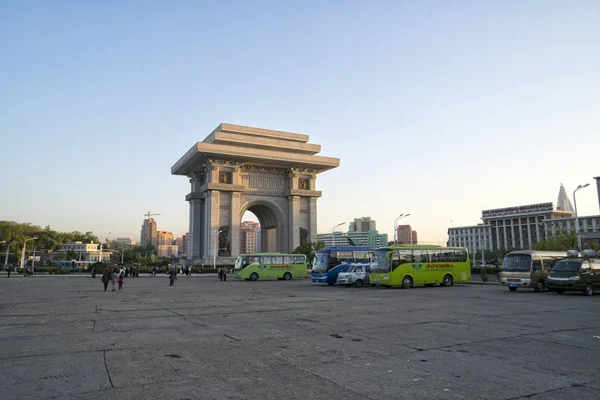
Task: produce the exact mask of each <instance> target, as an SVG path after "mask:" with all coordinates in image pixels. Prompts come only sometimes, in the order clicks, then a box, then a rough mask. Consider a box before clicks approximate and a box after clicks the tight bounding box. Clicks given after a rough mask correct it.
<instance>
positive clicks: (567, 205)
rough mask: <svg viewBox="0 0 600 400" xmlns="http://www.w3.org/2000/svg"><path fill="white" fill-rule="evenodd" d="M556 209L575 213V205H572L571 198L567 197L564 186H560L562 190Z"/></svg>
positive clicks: (560, 190) (559, 193)
mask: <svg viewBox="0 0 600 400" xmlns="http://www.w3.org/2000/svg"><path fill="white" fill-rule="evenodd" d="M556 209H557V210H561V211H568V212H571V213H574V212H575V210H574V209H573V205H572V204H571V200H569V196H568V195H567V191H566V190H565V187H564V186H563V184H562V183H561V184H560V189H559V190H558V201H557V202H556Z"/></svg>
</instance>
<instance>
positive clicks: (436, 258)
mask: <svg viewBox="0 0 600 400" xmlns="http://www.w3.org/2000/svg"><path fill="white" fill-rule="evenodd" d="M427 254H428V255H429V260H430V261H431V262H440V261H442V252H441V251H439V250H427Z"/></svg>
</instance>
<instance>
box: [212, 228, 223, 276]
mask: <svg viewBox="0 0 600 400" xmlns="http://www.w3.org/2000/svg"><path fill="white" fill-rule="evenodd" d="M221 232H223V231H222V230H218V229H215V246H214V251H213V269H217V243H218V242H219V233H221Z"/></svg>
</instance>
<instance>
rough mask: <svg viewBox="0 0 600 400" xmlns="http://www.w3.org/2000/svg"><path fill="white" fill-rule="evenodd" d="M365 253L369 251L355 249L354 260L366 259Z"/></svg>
mask: <svg viewBox="0 0 600 400" xmlns="http://www.w3.org/2000/svg"><path fill="white" fill-rule="evenodd" d="M365 254H367V251H366V250H364V251H355V252H354V261H361V260H364V259H365Z"/></svg>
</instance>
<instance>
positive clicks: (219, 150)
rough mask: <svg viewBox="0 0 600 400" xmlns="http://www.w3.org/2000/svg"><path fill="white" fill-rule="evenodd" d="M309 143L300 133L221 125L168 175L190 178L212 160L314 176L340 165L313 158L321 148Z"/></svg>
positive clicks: (176, 164) (306, 136)
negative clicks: (309, 172)
mask: <svg viewBox="0 0 600 400" xmlns="http://www.w3.org/2000/svg"><path fill="white" fill-rule="evenodd" d="M308 140H309V138H308V135H303V134H299V133H291V132H283V131H275V130H271V129H263V128H253V127H249V126H241V125H232V124H224V123H222V124H220V125H219V126H218V127H217V128H216V129H215V130H213V131H212V132H211V133H210V134H209V135H208V136H207V137H206V138H205V139H204V140H203V141H201V142H197V143H196V144H195V145H194V146H192V148H191V149H189V150H188V151H187V152H186V153H185V154H184V155H183V157H181V158H180V159H179V160H178V161H177V162H176V163H175V164H174V165H173V166H172V167H171V174H173V175H189V174H190V173H192V172H196V171H199V170H200V169H201V168H202V165H203V164H204V163H205V162H206V161H207V160H208V159H212V158H219V159H226V160H232V161H238V162H242V163H246V164H253V165H269V166H278V167H289V168H310V169H313V170H314V171H315V172H317V173H319V172H323V171H326V170H329V169H333V168H335V167H338V166H339V165H340V159H339V158H333V157H323V156H318V155H316V154H318V153H319V152H320V151H321V146H320V145H318V144H311V143H308Z"/></svg>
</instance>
